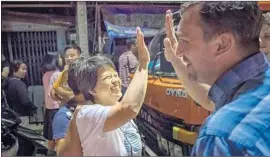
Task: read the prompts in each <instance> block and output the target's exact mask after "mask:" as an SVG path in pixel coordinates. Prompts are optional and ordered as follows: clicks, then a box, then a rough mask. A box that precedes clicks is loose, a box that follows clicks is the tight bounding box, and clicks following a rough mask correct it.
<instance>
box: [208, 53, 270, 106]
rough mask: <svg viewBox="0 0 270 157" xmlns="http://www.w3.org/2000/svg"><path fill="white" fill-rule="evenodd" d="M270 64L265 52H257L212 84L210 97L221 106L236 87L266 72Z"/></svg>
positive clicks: (216, 104)
mask: <svg viewBox="0 0 270 157" xmlns="http://www.w3.org/2000/svg"><path fill="white" fill-rule="evenodd" d="M268 66H269V63H268V61H267V58H266V57H265V55H264V53H262V52H259V53H256V54H254V55H252V56H250V57H249V58H247V59H245V60H243V61H241V62H240V63H238V64H237V65H235V66H234V67H233V68H232V69H230V70H229V71H227V72H226V73H225V74H223V75H222V76H221V77H220V78H219V79H218V80H217V81H216V82H215V84H214V85H213V86H211V88H210V91H209V93H208V97H209V98H210V99H211V100H212V101H213V102H214V103H215V108H216V110H218V109H219V108H221V107H222V106H223V105H224V103H225V101H226V100H227V98H228V96H229V95H231V94H233V93H234V92H235V91H234V89H235V88H236V87H237V86H239V85H240V84H242V83H244V82H246V81H247V80H249V79H251V78H254V77H255V76H257V75H258V74H260V73H262V72H264V71H265V70H266V69H267V68H268Z"/></svg>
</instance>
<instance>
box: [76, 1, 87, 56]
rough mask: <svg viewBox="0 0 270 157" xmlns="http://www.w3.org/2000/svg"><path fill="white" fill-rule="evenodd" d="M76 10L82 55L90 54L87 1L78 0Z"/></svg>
mask: <svg viewBox="0 0 270 157" xmlns="http://www.w3.org/2000/svg"><path fill="white" fill-rule="evenodd" d="M76 4H77V10H76V13H77V14H76V34H77V43H78V45H79V46H80V48H81V49H82V55H83V56H88V55H89V52H88V29H87V28H88V25H87V7H86V2H82V1H77V3H76Z"/></svg>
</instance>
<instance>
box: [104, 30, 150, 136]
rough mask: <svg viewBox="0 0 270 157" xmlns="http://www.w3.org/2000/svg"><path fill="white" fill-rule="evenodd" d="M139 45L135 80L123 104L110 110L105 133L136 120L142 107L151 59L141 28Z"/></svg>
mask: <svg viewBox="0 0 270 157" xmlns="http://www.w3.org/2000/svg"><path fill="white" fill-rule="evenodd" d="M137 44H138V45H137V47H138V55H139V68H138V69H137V71H136V72H135V74H134V78H133V79H132V81H131V83H130V85H129V87H128V89H127V91H126V93H125V95H124V97H123V99H122V100H121V102H118V103H117V104H116V105H114V106H113V107H112V108H111V109H110V111H109V113H108V117H107V120H106V122H105V124H104V128H103V131H104V132H108V131H111V130H114V129H116V128H119V127H120V126H122V125H123V124H125V123H126V122H128V121H129V120H131V119H133V118H135V117H136V116H137V115H138V113H139V111H140V109H141V107H142V104H143V101H144V97H145V93H146V87H147V79H148V69H147V67H148V63H149V61H150V57H149V52H148V50H147V47H146V45H145V42H144V35H143V33H142V32H141V30H140V28H137Z"/></svg>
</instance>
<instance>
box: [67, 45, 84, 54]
mask: <svg viewBox="0 0 270 157" xmlns="http://www.w3.org/2000/svg"><path fill="white" fill-rule="evenodd" d="M69 49H74V50H76V51H77V53H78V55H80V54H81V53H82V50H81V48H80V46H78V45H76V44H71V45H67V46H66V47H65V53H66V52H67V50H69Z"/></svg>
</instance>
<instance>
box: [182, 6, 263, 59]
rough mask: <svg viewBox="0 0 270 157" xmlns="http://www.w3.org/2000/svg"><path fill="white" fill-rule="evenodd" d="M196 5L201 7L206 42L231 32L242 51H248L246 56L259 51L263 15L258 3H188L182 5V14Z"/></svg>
mask: <svg viewBox="0 0 270 157" xmlns="http://www.w3.org/2000/svg"><path fill="white" fill-rule="evenodd" d="M196 4H198V5H200V12H199V14H200V16H201V24H202V26H203V30H204V38H205V40H209V39H211V38H212V37H214V36H215V35H218V34H221V33H225V32H231V33H233V35H234V36H235V38H236V40H237V43H238V45H239V47H240V48H241V50H244V51H246V52H245V53H246V54H245V55H247V56H249V55H251V54H252V53H255V52H258V51H259V48H260V42H259V37H260V31H261V27H262V13H261V11H260V8H259V6H258V2H249V1H224V2H222V1H215V2H213V1H212V2H211V1H209V2H187V3H184V4H182V5H181V11H180V13H181V14H182V13H183V12H184V11H185V10H186V9H188V8H189V7H190V6H193V5H196Z"/></svg>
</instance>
